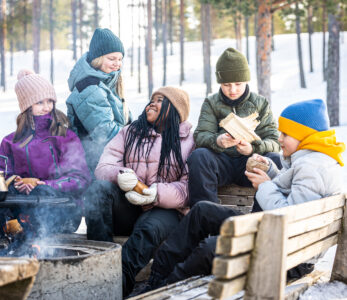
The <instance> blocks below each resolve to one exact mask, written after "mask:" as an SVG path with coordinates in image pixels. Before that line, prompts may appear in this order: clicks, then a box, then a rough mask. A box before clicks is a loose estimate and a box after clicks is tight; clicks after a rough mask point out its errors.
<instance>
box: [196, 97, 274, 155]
mask: <svg viewBox="0 0 347 300" xmlns="http://www.w3.org/2000/svg"><path fill="white" fill-rule="evenodd" d="M220 93H221V92H218V93H216V94H214V95H211V96H209V97H208V98H206V99H205V101H204V103H203V105H202V107H201V111H200V117H199V122H198V126H197V128H196V129H195V131H194V140H195V144H196V147H197V148H209V149H211V150H213V151H215V152H217V153H222V152H224V153H226V154H228V155H229V156H232V157H235V156H241V154H240V153H239V152H238V151H237V150H236V147H235V146H234V147H230V148H226V149H225V148H221V147H219V146H218V145H217V137H218V136H219V135H220V134H223V133H226V131H225V130H224V129H223V128H221V127H219V122H220V121H221V120H222V119H224V118H225V117H226V116H227V115H228V114H229V113H231V112H233V113H234V114H236V115H238V116H239V117H241V118H244V117H247V116H249V115H250V114H252V113H254V112H258V114H259V117H258V120H259V121H260V124H259V125H258V126H257V128H256V129H255V133H256V134H257V135H259V137H260V138H261V141H253V142H252V147H253V153H258V154H263V153H267V152H279V151H280V145H279V142H278V137H279V132H278V130H277V124H276V122H275V120H274V118H273V115H272V112H271V110H270V105H269V103H268V101H267V100H266V98H264V97H262V96H260V95H257V94H255V93H252V92H250V93H249V94H248V96H247V97H246V98H245V99H244V100H243V101H242V102H241V103H239V104H238V105H236V106H234V107H232V106H229V105H227V104H226V103H224V102H223V99H222V95H221V94H220Z"/></svg>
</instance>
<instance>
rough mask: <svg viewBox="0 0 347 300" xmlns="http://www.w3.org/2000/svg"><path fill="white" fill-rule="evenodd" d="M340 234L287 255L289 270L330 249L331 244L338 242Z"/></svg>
mask: <svg viewBox="0 0 347 300" xmlns="http://www.w3.org/2000/svg"><path fill="white" fill-rule="evenodd" d="M337 238H338V235H337V234H334V235H332V236H329V237H327V238H325V239H323V240H321V241H319V242H316V243H314V244H312V245H310V246H307V247H305V248H303V249H300V250H299V251H296V252H294V253H292V254H290V255H288V257H287V263H286V266H287V270H289V269H291V268H293V267H295V266H297V265H299V264H301V263H303V262H305V261H307V260H309V259H310V258H312V257H314V256H316V255H318V254H320V253H322V252H324V251H326V250H328V249H329V248H330V247H331V246H334V245H336V244H337Z"/></svg>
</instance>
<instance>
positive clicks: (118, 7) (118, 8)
mask: <svg viewBox="0 0 347 300" xmlns="http://www.w3.org/2000/svg"><path fill="white" fill-rule="evenodd" d="M117 12H118V37H119V38H120V3H119V0H117Z"/></svg>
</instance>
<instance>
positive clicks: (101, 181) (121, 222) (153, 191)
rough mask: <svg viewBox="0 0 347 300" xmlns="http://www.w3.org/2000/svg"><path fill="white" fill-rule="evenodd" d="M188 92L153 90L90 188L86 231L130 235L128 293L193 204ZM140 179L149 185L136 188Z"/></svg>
mask: <svg viewBox="0 0 347 300" xmlns="http://www.w3.org/2000/svg"><path fill="white" fill-rule="evenodd" d="M188 114H189V96H188V94H187V93H186V92H184V91H182V90H180V89H177V88H174V87H162V88H160V89H158V90H157V91H156V92H154V93H153V95H152V97H151V101H150V103H148V104H147V105H146V108H145V109H144V111H143V113H142V114H141V115H140V116H139V118H138V119H137V120H136V121H134V122H133V123H131V124H130V125H129V126H126V127H124V128H123V129H122V130H121V131H120V132H119V133H118V134H117V135H116V136H115V137H114V138H113V139H112V140H111V141H110V142H109V143H108V144H107V146H106V147H105V149H104V152H103V154H102V155H101V158H100V160H99V163H98V165H97V167H96V170H95V176H96V178H97V179H98V181H95V182H94V184H93V185H92V186H91V188H90V189H89V190H88V192H87V193H86V195H88V196H87V201H86V223H87V237H88V239H93V240H103V241H112V235H113V234H115V235H128V236H129V239H128V240H127V242H126V243H125V244H124V245H123V248H122V270H123V277H122V279H123V296H126V295H128V294H129V293H130V292H131V290H132V289H133V286H134V282H135V276H136V274H137V273H138V272H139V271H140V270H141V269H142V268H143V267H144V266H145V265H147V264H148V262H149V261H150V259H151V258H152V257H153V254H154V252H155V250H156V249H157V248H158V247H159V245H160V244H161V243H162V242H163V241H164V240H165V239H166V237H167V236H168V234H169V233H170V232H171V230H172V229H174V228H175V226H177V225H178V222H179V220H180V218H181V216H182V212H184V210H185V209H187V207H188V174H187V173H188V171H187V170H188V169H187V165H186V161H187V158H188V156H189V155H190V153H191V152H192V150H193V149H194V140H193V135H192V133H191V130H190V129H191V124H190V123H189V122H188V121H187V118H188ZM138 181H141V182H142V183H144V184H146V185H147V186H148V188H145V189H143V190H142V193H141V192H139V191H136V190H133V188H134V187H135V185H136V183H137V182H138Z"/></svg>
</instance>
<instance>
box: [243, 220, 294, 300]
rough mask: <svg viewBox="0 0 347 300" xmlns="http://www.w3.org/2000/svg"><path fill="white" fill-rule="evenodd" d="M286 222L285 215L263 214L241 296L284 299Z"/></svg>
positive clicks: (248, 299)
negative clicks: (243, 291)
mask: <svg viewBox="0 0 347 300" xmlns="http://www.w3.org/2000/svg"><path fill="white" fill-rule="evenodd" d="M287 225H288V224H287V217H286V215H279V214H270V213H267V214H264V216H263V219H262V221H261V223H260V225H259V230H258V233H257V238H256V242H255V248H254V250H253V251H252V258H251V265H250V267H249V269H248V273H247V284H246V288H245V296H244V300H250V299H278V300H282V299H284V289H285V285H286V267H285V263H286V244H287V240H288V238H287Z"/></svg>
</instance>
